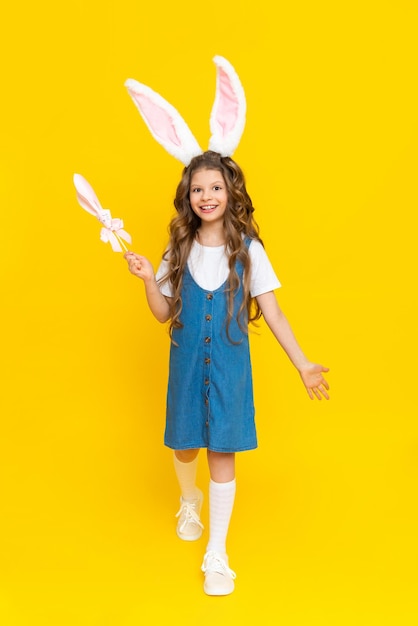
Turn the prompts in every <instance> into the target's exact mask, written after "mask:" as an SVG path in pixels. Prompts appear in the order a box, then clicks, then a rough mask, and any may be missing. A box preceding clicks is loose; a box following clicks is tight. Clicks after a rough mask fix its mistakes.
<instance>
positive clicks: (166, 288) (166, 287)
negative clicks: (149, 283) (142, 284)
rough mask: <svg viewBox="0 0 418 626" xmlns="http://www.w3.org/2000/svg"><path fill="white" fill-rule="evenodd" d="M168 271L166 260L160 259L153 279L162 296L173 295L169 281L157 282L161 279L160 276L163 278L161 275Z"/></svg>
mask: <svg viewBox="0 0 418 626" xmlns="http://www.w3.org/2000/svg"><path fill="white" fill-rule="evenodd" d="M167 272H168V262H167V261H165V260H164V259H162V261H161V263H160V265H159V267H158V270H157V273H156V275H155V280H156V281H157V283H158V287H159V289H160V291H161V293H162V294H163V296H167V297H168V298H172V297H173V289H172V286H171V283H170V282H169V281H166V282H164V283H159V281H160V280H161V278H163V276H165V275H166V274H167Z"/></svg>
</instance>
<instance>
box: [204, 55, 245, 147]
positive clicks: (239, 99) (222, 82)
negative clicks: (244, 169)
mask: <svg viewBox="0 0 418 626" xmlns="http://www.w3.org/2000/svg"><path fill="white" fill-rule="evenodd" d="M213 60H214V62H215V64H216V67H217V75H216V96H215V102H214V104H213V108H212V112H211V116H210V130H211V132H212V137H211V138H210V141H209V150H213V151H214V152H219V153H220V154H221V155H222V156H231V155H232V154H233V153H234V151H235V149H236V147H237V146H238V144H239V142H240V139H241V136H242V133H243V131H244V127H245V112H246V109H247V105H246V102H245V94H244V89H243V87H242V85H241V82H240V79H239V78H238V75H237V73H236V72H235V70H234V68H233V67H232V65H231V64H230V63H229V61H227V60H226V59H224V58H223V57H221V56H215V57H214V59H213Z"/></svg>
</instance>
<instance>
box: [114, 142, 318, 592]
mask: <svg viewBox="0 0 418 626" xmlns="http://www.w3.org/2000/svg"><path fill="white" fill-rule="evenodd" d="M174 205H175V208H176V210H177V215H176V216H175V217H174V218H173V219H172V221H171V224H170V229H169V232H170V241H169V244H168V248H167V251H166V253H165V255H164V257H163V261H162V263H161V264H160V267H159V269H158V272H157V275H156V276H155V275H154V271H153V267H152V265H151V263H150V262H149V261H148V260H147V259H146V258H145V257H144V256H141V255H139V254H135V253H133V252H127V253H126V254H125V258H126V260H127V262H128V266H129V270H130V271H131V272H132V274H134V275H135V276H137V277H138V278H141V279H142V280H143V282H144V286H145V293H146V297H147V301H148V305H149V307H150V309H151V311H152V313H153V314H154V316H155V317H156V318H157V320H158V321H159V322H162V323H165V322H167V321H169V323H170V335H171V338H172V344H171V352H170V372H169V381H168V394H167V419H166V430H165V440H164V442H165V444H166V445H167V446H168V447H170V448H173V449H174V451H175V452H174V466H175V470H176V474H177V478H178V481H179V485H180V491H181V497H180V511H179V512H178V513H177V516H178V518H179V520H178V524H177V534H178V536H179V537H180V538H181V539H183V540H185V541H193V540H196V539H199V537H200V536H201V534H202V528H203V526H202V523H201V521H200V517H199V516H200V510H201V506H202V500H203V496H202V492H201V491H200V490H199V489H198V488H197V487H196V484H195V478H196V470H197V458H198V452H199V449H200V448H206V449H207V459H208V464H209V472H210V485H209V520H210V523H209V526H210V528H209V542H208V544H207V548H206V553H205V556H204V559H203V565H202V570H203V572H204V574H205V582H204V591H205V592H206V593H207V594H208V595H226V594H229V593H231V592H232V591H233V589H234V579H235V573H234V572H233V570H232V569H230V567H229V564H228V557H227V554H226V538H227V532H228V526H229V522H230V518H231V514H232V509H233V504H234V497H235V453H236V452H239V451H243V450H250V449H253V448H255V447H256V446H257V440H256V431H255V424H254V406H253V389H252V379H251V363H250V355H249V345H248V322H249V321H253V320H256V319H258V318H259V317H260V316H261V315H263V317H264V319H265V320H266V322H267V324H268V326H269V328H270V329H271V331H272V333H273V334H274V336H275V337H276V339H277V340H278V342H279V343H280V345H281V346H282V348H283V349H284V350H285V352H286V353H287V355H288V356H289V358H290V360H291V362H292V363H293V365H294V366H295V367H296V369H297V370H298V372H299V374H300V376H301V378H302V381H303V383H304V385H305V387H306V389H307V392H308V394H309V397H310V398H311V399H314V398H315V397H316V398H318V399H319V400H320V399H321V398H322V397H324V398H326V399H328V393H327V390H328V389H329V386H328V383H327V381H326V380H325V379H324V377H323V372H327V371H328V369H327V368H325V367H323V366H322V365H317V364H314V363H311V362H310V361H309V360H308V359H307V358H306V356H305V355H304V353H303V352H302V350H301V348H300V347H299V345H298V343H297V341H296V339H295V336H294V334H293V332H292V330H291V328H290V326H289V323H288V321H287V319H286V317H285V316H284V314H283V313H282V311H281V309H280V308H279V305H278V303H277V300H276V298H275V295H274V292H273V290H274V289H276V288H277V287H279V286H280V283H279V281H278V280H277V278H276V276H275V274H274V271H273V269H272V267H271V265H270V263H269V261H268V258H267V256H266V253H265V251H264V248H263V244H262V242H261V240H260V238H259V236H258V227H257V224H256V222H255V220H254V218H253V211H254V208H253V206H252V203H251V199H250V197H249V195H248V193H247V191H246V187H245V180H244V176H243V173H242V171H241V169H240V167H239V166H238V165H237V163H235V162H234V161H233V160H232V159H231V158H229V157H221V155H220V154H218V153H216V152H213V151H207V152H205V153H203V154H202V155H199V156H196V157H194V158H193V159H192V160H191V162H190V164H189V165H188V166H187V167H185V168H184V171H183V176H182V179H181V181H180V184H179V185H178V188H177V193H176V197H175V201H174Z"/></svg>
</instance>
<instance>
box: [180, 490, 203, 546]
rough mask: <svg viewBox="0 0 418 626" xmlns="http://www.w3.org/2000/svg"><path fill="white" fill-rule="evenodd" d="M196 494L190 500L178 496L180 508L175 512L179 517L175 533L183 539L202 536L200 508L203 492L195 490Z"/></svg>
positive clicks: (193, 538)
mask: <svg viewBox="0 0 418 626" xmlns="http://www.w3.org/2000/svg"><path fill="white" fill-rule="evenodd" d="M197 491H198V495H197V496H196V497H195V498H193V499H192V500H185V499H184V498H183V497H181V498H180V510H179V512H178V513H177V514H176V517H178V518H179V521H178V522H177V535H178V536H179V537H180V539H183V541H196V539H200V537H201V536H202V530H203V524H202V522H201V521H200V510H201V508H202V502H203V493H202V492H201V491H200V489H198V490H197Z"/></svg>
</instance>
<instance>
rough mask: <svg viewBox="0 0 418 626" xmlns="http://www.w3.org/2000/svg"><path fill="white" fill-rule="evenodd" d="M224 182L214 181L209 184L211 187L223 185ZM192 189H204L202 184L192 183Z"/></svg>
mask: <svg viewBox="0 0 418 626" xmlns="http://www.w3.org/2000/svg"><path fill="white" fill-rule="evenodd" d="M223 184H224V182H223V181H222V180H214V181H213V182H212V183H209V185H223ZM191 186H192V187H202V184H201V183H192V184H191Z"/></svg>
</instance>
